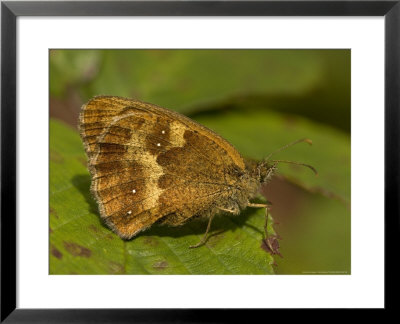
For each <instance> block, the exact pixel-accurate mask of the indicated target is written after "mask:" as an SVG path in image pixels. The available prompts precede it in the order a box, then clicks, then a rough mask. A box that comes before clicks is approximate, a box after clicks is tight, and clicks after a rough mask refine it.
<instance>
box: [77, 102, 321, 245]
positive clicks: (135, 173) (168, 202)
mask: <svg viewBox="0 0 400 324" xmlns="http://www.w3.org/2000/svg"><path fill="white" fill-rule="evenodd" d="M79 130H80V135H81V138H82V141H83V145H84V148H85V151H86V155H87V158H88V169H89V171H90V174H91V179H92V183H91V192H92V194H93V196H94V198H95V199H96V201H97V203H98V206H99V211H100V216H101V218H102V219H103V220H104V222H105V223H106V224H107V225H108V226H109V227H110V228H111V229H112V230H113V231H114V232H115V233H117V234H118V235H119V236H120V237H121V238H123V239H131V238H132V237H134V236H135V235H137V234H138V233H139V232H141V231H144V230H146V229H147V228H149V227H151V226H152V225H154V224H156V223H157V224H162V225H169V226H180V225H182V224H184V223H185V222H186V221H188V220H189V219H192V218H195V217H205V218H208V225H207V229H206V232H205V234H204V236H203V238H202V239H201V241H200V242H199V243H198V244H196V245H194V246H191V247H198V246H200V245H202V244H204V243H205V242H206V240H207V233H208V231H209V229H210V226H211V222H212V220H213V218H214V216H215V215H217V214H221V213H230V214H233V215H238V214H240V211H241V210H243V209H245V208H247V207H256V208H265V209H266V215H267V216H266V220H267V219H268V204H260V203H252V202H251V200H252V199H254V198H255V197H256V196H257V195H258V193H259V189H260V186H261V185H262V184H263V183H265V182H267V181H269V180H270V179H271V177H272V175H273V174H274V173H275V171H276V164H277V163H278V162H290V161H279V160H273V161H270V160H269V157H270V156H268V157H267V158H266V159H264V160H262V161H260V162H256V161H252V160H247V159H244V158H243V157H242V156H241V155H240V153H239V152H238V151H237V150H236V149H235V148H234V147H233V146H232V145H231V144H230V143H229V142H228V141H226V140H225V139H223V138H222V137H221V136H219V135H218V134H216V133H215V132H213V131H212V130H210V129H208V128H206V127H205V126H202V125H200V124H199V123H197V122H195V121H193V120H191V119H189V118H188V117H186V116H183V115H181V114H179V113H177V112H174V111H170V110H168V109H165V108H162V107H158V106H156V105H153V104H150V103H145V102H141V101H138V100H132V99H127V98H122V97H115V96H97V97H94V98H93V99H91V100H90V101H89V102H88V103H86V104H85V105H83V107H82V109H81V113H80V116H79ZM301 141H306V142H309V140H307V139H302V140H299V141H296V142H293V143H291V144H289V145H287V146H290V145H293V144H295V143H298V142H301ZM287 146H285V147H287ZM285 147H284V148H285ZM296 164H301V165H304V166H307V167H309V168H311V169H312V170H313V171H315V169H314V168H313V167H311V166H309V165H306V164H302V163H296ZM315 172H316V171H315ZM265 227H266V226H265ZM265 242H268V241H267V240H266V241H265Z"/></svg>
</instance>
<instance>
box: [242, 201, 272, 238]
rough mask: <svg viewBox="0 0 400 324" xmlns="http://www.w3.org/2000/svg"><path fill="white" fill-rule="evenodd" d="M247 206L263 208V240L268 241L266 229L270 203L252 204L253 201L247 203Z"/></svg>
mask: <svg viewBox="0 0 400 324" xmlns="http://www.w3.org/2000/svg"><path fill="white" fill-rule="evenodd" d="M247 206H248V207H253V208H265V225H264V232H265V241H266V242H267V241H268V231H267V226H268V216H269V212H268V211H269V207H270V205H268V204H254V203H250V202H249V203H248V204H247Z"/></svg>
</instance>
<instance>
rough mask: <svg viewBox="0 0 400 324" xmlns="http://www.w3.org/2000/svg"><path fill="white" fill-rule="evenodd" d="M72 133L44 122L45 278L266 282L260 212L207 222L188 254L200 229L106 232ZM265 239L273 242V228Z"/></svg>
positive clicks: (269, 269)
mask: <svg viewBox="0 0 400 324" xmlns="http://www.w3.org/2000/svg"><path fill="white" fill-rule="evenodd" d="M89 187H90V177H89V173H88V171H87V168H86V159H85V155H84V151H83V147H82V143H81V140H80V138H79V135H78V133H77V131H75V130H73V129H71V128H69V127H67V126H65V125H64V124H63V123H61V122H58V121H55V120H51V122H50V273H51V274H272V273H273V272H274V271H273V266H272V263H273V262H274V260H273V258H272V256H271V255H270V254H269V253H267V252H266V251H265V250H263V249H262V248H261V241H262V239H263V226H264V221H265V211H264V210H262V209H258V210H257V209H249V210H247V211H245V212H244V213H242V214H241V215H240V216H235V217H231V216H221V217H216V219H215V220H214V221H213V224H212V229H211V232H210V234H211V235H210V237H209V240H208V241H207V243H206V245H205V246H202V247H199V248H196V249H190V248H189V246H190V245H194V244H196V243H197V242H198V241H199V240H200V239H201V237H202V235H203V234H204V231H205V228H206V226H207V224H206V222H195V221H194V222H189V223H188V224H187V225H184V226H181V227H174V228H172V227H171V228H170V227H152V228H151V229H150V230H147V231H145V232H143V233H141V234H140V235H139V236H137V237H135V238H134V239H133V240H130V241H123V240H121V239H120V238H119V237H118V236H117V235H116V234H114V233H113V232H111V230H109V229H108V228H107V227H105V226H104V225H103V224H102V222H101V220H100V218H99V214H98V211H97V205H96V203H95V201H94V200H93V199H92V197H91V195H90V192H89ZM269 234H270V235H273V234H274V233H273V231H272V227H271V226H270V227H269Z"/></svg>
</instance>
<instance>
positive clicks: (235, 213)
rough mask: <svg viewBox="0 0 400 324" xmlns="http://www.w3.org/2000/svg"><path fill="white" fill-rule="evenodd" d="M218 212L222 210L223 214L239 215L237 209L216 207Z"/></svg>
mask: <svg viewBox="0 0 400 324" xmlns="http://www.w3.org/2000/svg"><path fill="white" fill-rule="evenodd" d="M217 208H218V209H219V210H222V211H224V212H228V213H231V214H234V215H238V214H239V213H240V210H239V209H228V208H222V207H217Z"/></svg>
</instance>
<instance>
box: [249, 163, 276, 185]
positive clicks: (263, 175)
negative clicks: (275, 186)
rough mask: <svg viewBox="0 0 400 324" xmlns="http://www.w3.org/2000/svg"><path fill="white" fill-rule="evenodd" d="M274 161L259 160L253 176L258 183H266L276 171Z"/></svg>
mask: <svg viewBox="0 0 400 324" xmlns="http://www.w3.org/2000/svg"><path fill="white" fill-rule="evenodd" d="M276 169H277V168H276V163H274V162H270V161H267V160H263V161H261V162H259V163H258V164H257V166H256V168H255V170H254V176H255V177H256V178H257V180H258V182H259V183H267V182H269V181H270V180H271V178H272V176H273V175H274V174H275V172H276Z"/></svg>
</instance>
